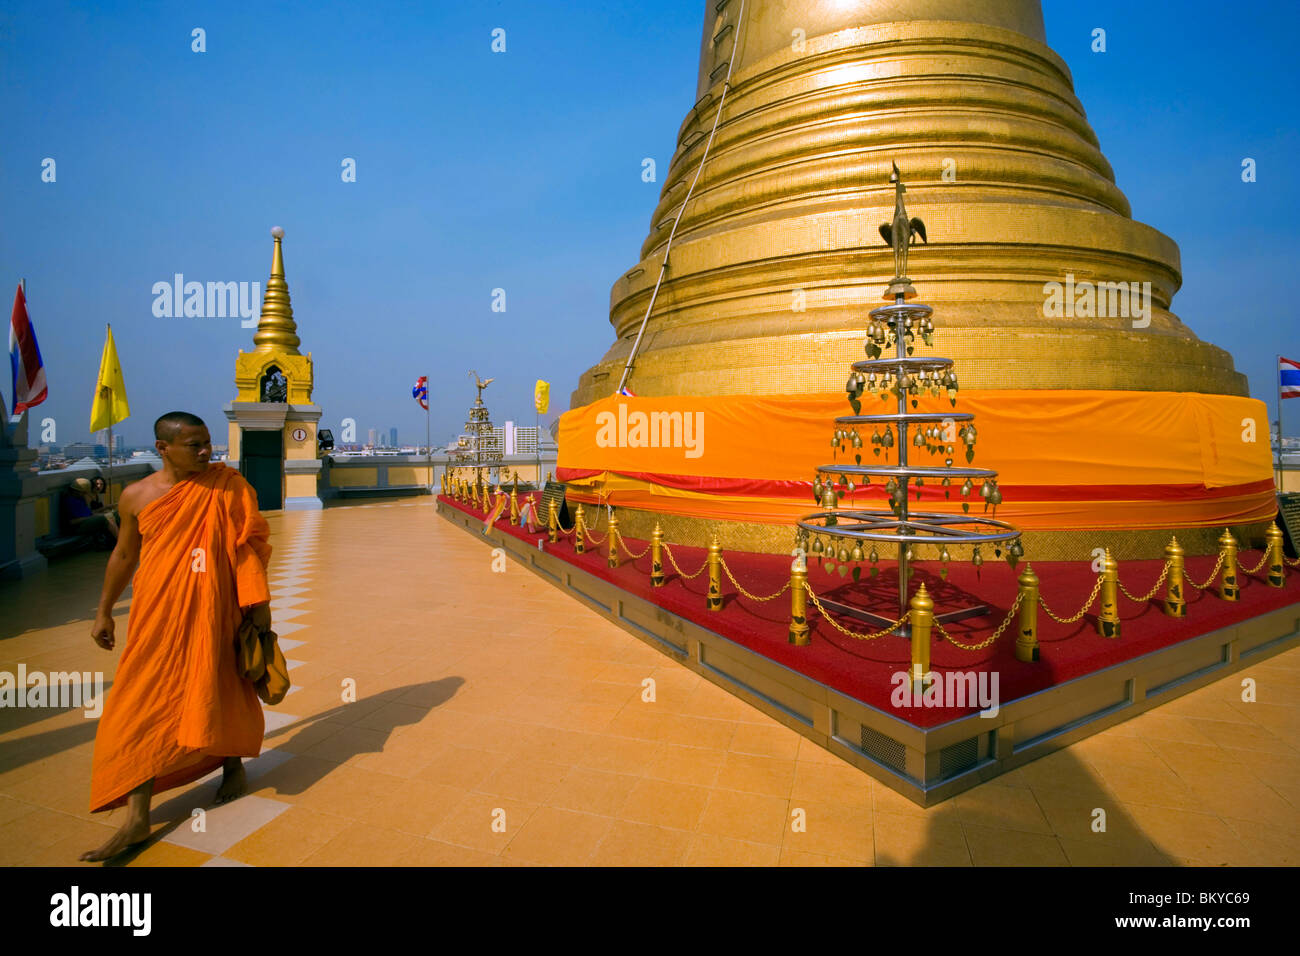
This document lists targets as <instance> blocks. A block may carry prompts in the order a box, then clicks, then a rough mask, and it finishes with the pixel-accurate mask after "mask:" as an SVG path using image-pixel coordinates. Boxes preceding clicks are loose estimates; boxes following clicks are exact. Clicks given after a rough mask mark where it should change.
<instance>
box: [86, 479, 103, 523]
mask: <svg viewBox="0 0 1300 956" xmlns="http://www.w3.org/2000/svg"><path fill="white" fill-rule="evenodd" d="M107 491H108V482H106V481H105V480H104V476H103V475H96V476H95V477H94V478H91V479H90V501H89V502H88V504H89V505H90V510H91V511H93V512H95V513H96V514H98V513H99V512H101V511H103V510H104V495H105V494H106V493H107Z"/></svg>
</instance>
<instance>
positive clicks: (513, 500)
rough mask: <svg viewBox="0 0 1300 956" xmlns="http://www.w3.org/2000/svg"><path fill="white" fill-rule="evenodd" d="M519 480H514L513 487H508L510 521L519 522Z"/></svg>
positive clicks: (512, 522)
mask: <svg viewBox="0 0 1300 956" xmlns="http://www.w3.org/2000/svg"><path fill="white" fill-rule="evenodd" d="M518 488H519V482H517V481H516V482H515V484H514V487H512V488H511V489H510V523H511V524H519V495H518V494H517V491H518Z"/></svg>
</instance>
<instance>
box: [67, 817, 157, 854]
mask: <svg viewBox="0 0 1300 956" xmlns="http://www.w3.org/2000/svg"><path fill="white" fill-rule="evenodd" d="M147 839H149V824H148V823H145V822H143V821H136V822H131V821H128V822H127V823H125V824H123V826H122V829H120V830H118V831H117V832H116V833H114V834H113V836H112V837H111V838H110V839H109V841H108V842H107V843H105V844H104V845H103V846H101V847H100V848H99V849H98V850H87V851H86V852H85V853H83V854H81V859H83V860H86V861H87V862H91V863H94V862H97V861H99V860H107V859H109V858H110V857H114V856H117V855H118V854H119V853H121V852H122V851H123V850H125V849H127V848H128V847H130V846H134V845H135V844H137V843H143V842H144V841H145V840H147Z"/></svg>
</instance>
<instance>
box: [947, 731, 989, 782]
mask: <svg viewBox="0 0 1300 956" xmlns="http://www.w3.org/2000/svg"><path fill="white" fill-rule="evenodd" d="M979 751H980V748H979V738H978V737H971V738H970V739H969V740H963V741H961V742H960V743H955V744H949V745H948V746H947V747H944V748H943V749H942V750H940V751H939V779H940V780H946V779H947V778H949V777H954V776H956V775H957V774H959V773H961V772H962V771H963V770H969V769H970V768H971V767H973V766H975V764H976V763H977V762H978V761H979Z"/></svg>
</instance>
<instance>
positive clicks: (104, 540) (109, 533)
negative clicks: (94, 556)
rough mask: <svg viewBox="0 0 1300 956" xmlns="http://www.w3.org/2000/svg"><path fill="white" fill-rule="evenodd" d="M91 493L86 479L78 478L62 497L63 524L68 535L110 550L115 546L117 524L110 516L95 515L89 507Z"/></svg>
mask: <svg viewBox="0 0 1300 956" xmlns="http://www.w3.org/2000/svg"><path fill="white" fill-rule="evenodd" d="M92 494H93V492H92V491H91V487H90V480H89V479H88V478H78V479H77V480H76V481H74V482H73V483H72V486H71V487H70V488H68V490H67V491H66V492H64V495H63V522H64V525H65V526H66V527H67V530H68V533H69V534H75V535H78V536H80V537H83V538H90V539H92V540H93V541H94V542H95V545H96V547H98V548H100V549H102V550H106V551H107V550H112V549H113V548H114V547H115V546H116V545H117V522H116V521H115V520H114V519H113V517H112V516H111V515H104V514H98V515H97V514H95V513H94V511H93V510H92V509H91V507H90V501H91V495H92Z"/></svg>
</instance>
